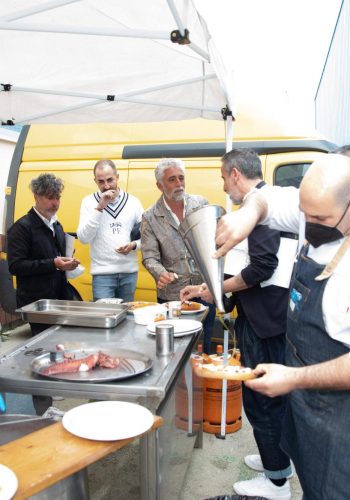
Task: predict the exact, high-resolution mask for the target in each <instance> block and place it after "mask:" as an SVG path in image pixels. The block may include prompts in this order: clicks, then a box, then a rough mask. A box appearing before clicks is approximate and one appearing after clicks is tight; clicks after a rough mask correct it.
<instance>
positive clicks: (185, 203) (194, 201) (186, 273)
mask: <svg viewBox="0 0 350 500" xmlns="http://www.w3.org/2000/svg"><path fill="white" fill-rule="evenodd" d="M155 177H156V182H157V187H158V189H159V190H160V191H161V192H162V196H161V197H160V198H159V200H158V201H157V202H156V203H155V204H154V205H153V206H152V207H150V208H149V209H148V210H146V212H145V213H144V214H143V217H142V224H141V251H142V263H143V265H144V266H145V267H146V269H147V270H148V271H149V272H150V273H151V275H152V276H153V278H154V279H155V281H156V284H157V301H158V302H159V303H163V302H167V301H171V300H179V294H180V290H181V289H182V288H184V287H185V286H186V285H199V284H200V283H202V281H203V280H202V278H201V275H200V273H199V271H198V269H197V268H196V266H195V263H194V261H193V259H192V257H191V255H190V254H189V252H188V250H187V248H186V246H185V243H184V241H183V239H182V237H181V235H180V233H179V225H180V223H181V222H182V221H183V219H184V217H185V216H186V215H187V214H189V213H190V212H192V211H193V210H194V209H196V208H199V207H202V206H204V205H207V204H208V202H207V200H205V199H204V198H203V197H202V196H198V195H189V194H186V193H185V165H184V164H183V162H182V161H181V160H179V159H175V158H164V159H162V160H161V161H160V162H159V163H158V165H157V166H156V169H155ZM195 300H196V301H197V302H202V300H201V299H200V298H198V299H195ZM205 305H208V306H209V313H208V315H207V318H206V319H205V321H204V325H203V326H204V351H205V352H209V349H210V340H211V333H212V329H213V323H214V319H215V306H213V305H212V304H207V303H205Z"/></svg>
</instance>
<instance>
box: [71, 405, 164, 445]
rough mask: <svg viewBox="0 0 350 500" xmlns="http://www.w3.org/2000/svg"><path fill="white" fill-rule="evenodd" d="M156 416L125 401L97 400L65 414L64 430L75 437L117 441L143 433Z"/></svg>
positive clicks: (141, 407) (150, 425) (142, 407)
mask: <svg viewBox="0 0 350 500" xmlns="http://www.w3.org/2000/svg"><path fill="white" fill-rule="evenodd" d="M153 422H154V417H153V415H152V413H151V412H150V411H149V410H147V408H145V407H144V406H140V405H137V404H135V403H127V402H125V401H98V402H97V403H87V404H84V405H81V406H77V407H76V408H73V409H72V410H69V411H67V413H65V415H64V417H63V419H62V424H63V427H64V428H65V429H66V430H67V431H69V432H71V433H72V434H74V435H75V436H78V437H82V438H86V439H93V440H96V441H117V440H119V439H127V438H130V437H134V436H138V435H140V434H143V433H144V432H146V431H147V430H148V429H150V428H151V427H152V425H153Z"/></svg>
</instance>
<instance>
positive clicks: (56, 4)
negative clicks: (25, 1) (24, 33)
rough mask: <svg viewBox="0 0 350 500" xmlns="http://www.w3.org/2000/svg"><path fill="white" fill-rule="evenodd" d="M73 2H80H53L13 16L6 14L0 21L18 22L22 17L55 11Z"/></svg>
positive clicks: (21, 11) (61, 0)
mask: <svg viewBox="0 0 350 500" xmlns="http://www.w3.org/2000/svg"><path fill="white" fill-rule="evenodd" d="M75 2H80V0H53V1H51V2H46V3H44V4H41V5H37V6H35V7H32V8H30V9H23V10H19V11H17V12H16V13H13V14H7V16H0V21H18V19H23V18H24V17H28V16H32V15H33V14H40V13H41V12H46V11H48V10H52V9H56V8H57V7H63V6H64V5H67V4H69V3H75Z"/></svg>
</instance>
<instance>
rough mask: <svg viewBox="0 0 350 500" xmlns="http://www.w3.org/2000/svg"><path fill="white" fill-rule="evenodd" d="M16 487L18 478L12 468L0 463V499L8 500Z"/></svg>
mask: <svg viewBox="0 0 350 500" xmlns="http://www.w3.org/2000/svg"><path fill="white" fill-rule="evenodd" d="M17 488H18V479H17V476H16V474H15V473H14V472H13V470H12V469H9V468H8V467H7V466H6V465H2V464H0V500H10V498H12V497H13V496H14V494H15V493H16V491H17Z"/></svg>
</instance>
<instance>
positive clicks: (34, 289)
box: [7, 209, 73, 307]
mask: <svg viewBox="0 0 350 500" xmlns="http://www.w3.org/2000/svg"><path fill="white" fill-rule="evenodd" d="M65 252H66V240H65V234H64V231H63V228H62V226H61V224H60V223H59V222H57V223H55V236H54V235H53V232H52V231H51V229H50V228H49V227H47V226H46V224H45V223H44V222H43V221H42V219H41V218H40V217H39V216H38V215H37V214H36V212H35V210H34V209H31V210H29V212H28V213H27V214H26V215H24V216H23V217H21V218H20V219H19V220H18V221H17V222H15V224H14V225H13V226H12V227H10V229H9V230H8V250H7V253H8V263H9V270H10V273H11V274H13V275H15V276H16V279H17V293H16V297H17V306H18V307H22V306H23V305H26V304H30V303H31V302H34V301H36V300H39V299H72V298H73V297H72V292H71V289H70V286H69V284H68V282H67V280H66V275H65V272H63V271H59V270H57V269H56V268H55V264H54V259H55V258H56V257H57V256H58V255H61V256H65Z"/></svg>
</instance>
